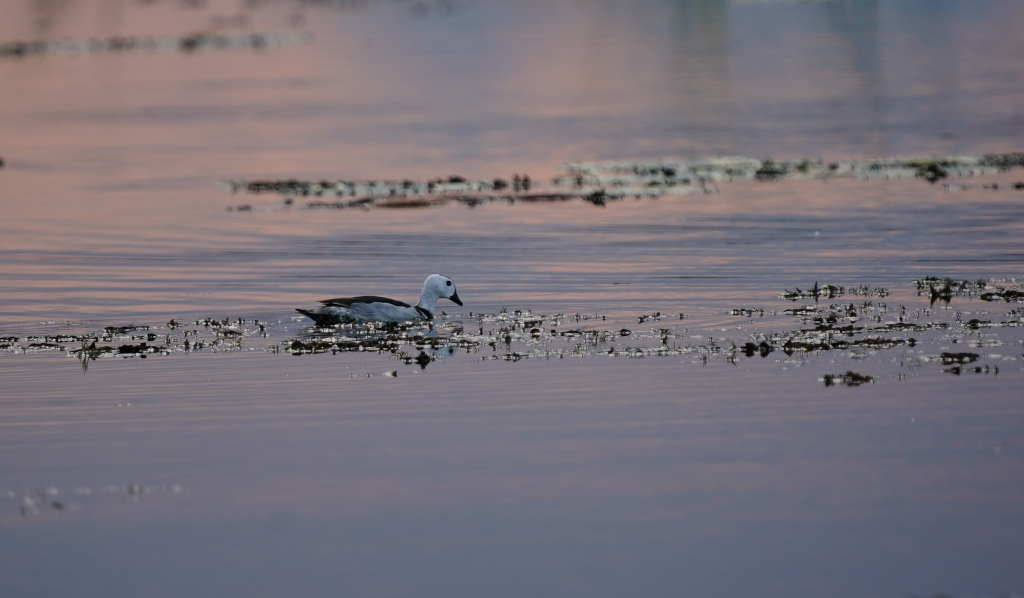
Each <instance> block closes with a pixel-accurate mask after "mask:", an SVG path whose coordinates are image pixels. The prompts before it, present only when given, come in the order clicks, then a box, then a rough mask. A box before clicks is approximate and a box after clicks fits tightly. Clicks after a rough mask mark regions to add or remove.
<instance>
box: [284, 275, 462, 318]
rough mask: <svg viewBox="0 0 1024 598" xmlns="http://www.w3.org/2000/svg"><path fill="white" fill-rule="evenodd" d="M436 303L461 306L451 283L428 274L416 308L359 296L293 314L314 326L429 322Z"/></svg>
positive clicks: (300, 310)
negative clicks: (311, 322) (445, 301)
mask: <svg viewBox="0 0 1024 598" xmlns="http://www.w3.org/2000/svg"><path fill="white" fill-rule="evenodd" d="M438 299H448V300H450V301H451V302H452V303H454V304H456V305H462V299H460V298H459V294H458V292H456V290H455V283H454V282H453V281H452V279H451V278H448V277H447V276H445V275H443V274H431V275H430V276H428V277H427V279H426V280H425V281H423V292H422V293H420V300H419V303H417V304H416V305H409V304H408V303H404V302H402V301H397V300H395V299H389V298H387V297H377V296H375V295H361V296H359V297H339V298H337V299H324V300H323V301H321V302H320V303H321V304H322V305H319V306H317V307H313V308H310V309H296V310H295V311H297V312H299V313H300V314H302V315H304V316H306V317H308V318H310V319H312V320H313V322H315V323H316V325H317V326H334V325H335V324H352V323H359V322H392V323H398V322H416V321H420V320H428V321H429V320H433V319H434V310H435V309H436V307H437V300H438Z"/></svg>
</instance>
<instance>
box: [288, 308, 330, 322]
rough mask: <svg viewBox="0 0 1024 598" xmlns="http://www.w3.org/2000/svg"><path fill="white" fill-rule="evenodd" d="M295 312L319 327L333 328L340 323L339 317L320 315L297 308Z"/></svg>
mask: <svg viewBox="0 0 1024 598" xmlns="http://www.w3.org/2000/svg"><path fill="white" fill-rule="evenodd" d="M295 311H297V312H299V313H300V314H302V315H304V316H306V317H307V318H309V319H310V320H313V323H315V324H316V325H317V326H333V325H335V324H337V323H338V317H337V316H335V315H333V314H319V313H317V312H315V311H310V310H308V309H298V308H296V310H295Z"/></svg>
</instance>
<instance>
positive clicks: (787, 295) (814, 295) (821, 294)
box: [779, 282, 889, 301]
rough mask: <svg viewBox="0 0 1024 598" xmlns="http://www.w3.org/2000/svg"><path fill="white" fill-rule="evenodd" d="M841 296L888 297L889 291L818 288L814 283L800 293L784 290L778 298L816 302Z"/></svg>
mask: <svg viewBox="0 0 1024 598" xmlns="http://www.w3.org/2000/svg"><path fill="white" fill-rule="evenodd" d="M843 295H853V296H856V297H886V296H888V295H889V291H888V289H885V288H883V287H874V288H872V287H870V286H868V285H860V286H857V287H849V288H847V287H841V286H836V285H832V284H825V285H821V286H818V283H817V282H815V283H814V286H813V287H811V288H810V289H808V290H806V291H801V290H800V288H799V287H797V289H796V290H795V291H790V290H786V291H785V292H784V293H782V294H781V295H779V297H780V298H781V299H788V300H790V301H799V300H800V299H814V300H815V301H817V300H818V299H820V298H826V299H835V298H837V297H842V296H843Z"/></svg>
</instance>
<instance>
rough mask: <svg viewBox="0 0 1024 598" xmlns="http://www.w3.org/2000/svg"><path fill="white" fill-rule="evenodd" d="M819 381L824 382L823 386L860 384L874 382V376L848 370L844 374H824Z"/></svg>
mask: <svg viewBox="0 0 1024 598" xmlns="http://www.w3.org/2000/svg"><path fill="white" fill-rule="evenodd" d="M821 381H822V382H824V383H825V386H860V385H862V384H874V383H875V378H874V377H872V376H866V375H864V374H858V373H857V372H854V371H853V370H848V371H847V372H846V373H845V374H825V375H824V376H822V378H821Z"/></svg>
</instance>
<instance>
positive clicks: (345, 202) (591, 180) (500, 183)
mask: <svg viewBox="0 0 1024 598" xmlns="http://www.w3.org/2000/svg"><path fill="white" fill-rule="evenodd" d="M1021 167H1024V153H1009V154H990V155H984V156H933V157H918V158H912V157H911V158H907V157H885V158H869V159H862V160H839V161H833V162H826V161H824V160H795V161H790V162H774V161H772V160H756V159H753V158H744V157H723V158H706V159H701V160H674V159H666V160H662V161H653V162H641V161H637V162H618V161H617V162H591V163H578V164H567V165H566V166H565V167H564V170H565V173H566V174H564V175H563V176H559V177H555V178H554V179H553V180H552V181H550V183H547V184H537V183H536V182H534V181H532V180H531V179H530V177H529V175H524V176H520V175H518V174H516V175H514V176H513V177H512V178H511V179H510V180H506V179H504V178H500V177H499V178H493V179H479V180H470V179H467V178H464V177H461V176H450V177H444V178H438V179H434V180H429V181H415V180H410V179H403V180H380V181H368V180H362V181H349V180H336V181H330V180H321V181H301V180H297V179H287V180H238V181H227V182H225V183H223V185H222V186H223V188H224V189H226V190H229V191H231V192H232V193H240V192H242V193H250V194H266V193H274V194H277V195H281V196H284V197H285V198H286V199H285V204H286V205H289V206H290V205H292V204H293V203H294V199H293V198H294V197H314V198H316V199H313V200H310V201H307V202H306V203H304V204H302V206H301V207H302V208H304V209H307V210H342V209H351V208H359V209H364V210H365V209H369V208H372V207H382V208H419V207H431V206H439V205H445V204H453V203H454V204H464V205H467V206H471V207H472V206H477V205H480V204H484V203H492V202H496V203H507V204H514V203H540V202H560V201H569V200H582V201H585V202H588V203H591V204H593V205H598V206H603V205H605V204H606V203H607V202H609V201H616V200H621V199H624V198H657V197H667V196H677V195H694V194H711V193H717V192H718V191H719V190H718V187H717V186H716V183H719V182H723V181H732V180H737V179H753V180H759V181H766V182H768V181H779V180H783V179H815V180H828V179H863V180H867V179H902V178H908V179H921V180H925V181H928V182H931V183H935V182H937V181H940V180H943V179H947V178H962V177H970V176H980V175H985V174H994V173H998V172H1006V171H1009V170H1014V169H1018V168H1021ZM984 187H985V188H990V189H996V190H997V189H998V186H997V185H984ZM966 188H967V187H966V186H964V185H955V186H954V185H949V184H944V186H943V189H944V190H946V191H955V190H963V189H966ZM1008 188H1011V189H1015V190H1024V182H1021V183H1016V184H1014V185H1011V186H1009V187H1008ZM228 209H229V210H237V211H240V212H249V211H252V209H253V207H252V206H251V205H248V204H242V205H239V206H232V207H230V208H228Z"/></svg>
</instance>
